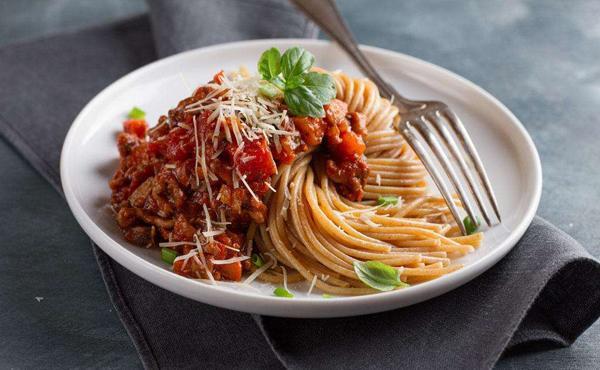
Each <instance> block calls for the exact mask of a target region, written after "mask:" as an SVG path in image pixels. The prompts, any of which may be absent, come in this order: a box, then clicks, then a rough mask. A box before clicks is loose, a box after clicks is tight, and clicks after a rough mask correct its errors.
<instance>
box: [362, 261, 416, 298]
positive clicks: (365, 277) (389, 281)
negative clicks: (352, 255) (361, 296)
mask: <svg viewBox="0 0 600 370" xmlns="http://www.w3.org/2000/svg"><path fill="white" fill-rule="evenodd" d="M354 272H356V275H357V276H358V278H359V279H360V281H362V282H363V283H365V284H367V285H368V286H370V287H371V288H373V289H377V290H381V291H384V292H385V291H389V290H393V289H394V288H396V287H407V286H409V285H408V284H407V283H405V282H403V281H402V280H400V272H399V271H398V270H397V269H395V268H393V267H392V266H389V265H386V264H385V263H382V262H379V261H366V262H358V261H355V262H354Z"/></svg>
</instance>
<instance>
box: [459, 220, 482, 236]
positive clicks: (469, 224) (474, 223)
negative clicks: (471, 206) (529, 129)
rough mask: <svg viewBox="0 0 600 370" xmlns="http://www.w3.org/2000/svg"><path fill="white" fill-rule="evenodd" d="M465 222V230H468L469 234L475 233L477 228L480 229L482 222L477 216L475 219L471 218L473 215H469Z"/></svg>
mask: <svg viewBox="0 0 600 370" xmlns="http://www.w3.org/2000/svg"><path fill="white" fill-rule="evenodd" d="M463 224H464V225H465V230H466V231H467V235H471V234H475V233H476V232H477V230H478V229H479V225H481V222H480V221H479V219H478V218H477V217H475V220H473V219H471V217H469V216H467V217H465V219H464V220H463Z"/></svg>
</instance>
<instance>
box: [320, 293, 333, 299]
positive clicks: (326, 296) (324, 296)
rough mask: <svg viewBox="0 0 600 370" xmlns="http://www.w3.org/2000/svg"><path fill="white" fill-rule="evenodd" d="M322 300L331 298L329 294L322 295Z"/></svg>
mask: <svg viewBox="0 0 600 370" xmlns="http://www.w3.org/2000/svg"><path fill="white" fill-rule="evenodd" d="M322 297H323V298H333V296H332V295H331V294H327V293H323V296H322Z"/></svg>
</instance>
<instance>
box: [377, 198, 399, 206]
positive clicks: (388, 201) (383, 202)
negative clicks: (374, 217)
mask: <svg viewBox="0 0 600 370" xmlns="http://www.w3.org/2000/svg"><path fill="white" fill-rule="evenodd" d="M396 204H398V197H379V198H377V205H378V206H388V205H394V206H395V205H396Z"/></svg>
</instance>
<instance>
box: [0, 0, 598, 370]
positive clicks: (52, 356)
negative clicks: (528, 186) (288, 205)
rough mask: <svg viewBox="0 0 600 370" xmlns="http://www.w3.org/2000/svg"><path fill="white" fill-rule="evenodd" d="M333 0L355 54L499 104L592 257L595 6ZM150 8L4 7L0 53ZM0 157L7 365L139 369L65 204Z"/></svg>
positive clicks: (566, 361)
mask: <svg viewBox="0 0 600 370" xmlns="http://www.w3.org/2000/svg"><path fill="white" fill-rule="evenodd" d="M338 2H339V6H340V8H341V10H342V12H343V14H344V16H345V17H346V19H347V20H348V22H349V24H350V27H351V28H352V30H353V31H354V33H355V34H356V36H357V39H358V40H359V41H360V42H361V43H364V44H368V45H375V46H380V47H384V48H388V49H392V50H397V51H400V52H403V53H406V54H410V55H413V56H416V57H419V58H422V59H424V60H427V61H430V62H433V63H436V64H438V65H441V66H443V67H445V68H448V69H450V70H452V71H454V72H456V73H458V74H460V75H462V76H464V77H466V78H468V79H470V80H471V81H474V82H475V83H477V84H478V85H480V86H482V87H483V88H484V89H486V90H487V91H489V92H491V93H492V94H493V95H495V96H496V97H498V98H499V99H500V100H501V101H502V102H503V103H504V104H506V106H508V108H509V109H511V110H512V111H513V112H514V113H515V114H516V115H517V117H519V118H520V119H521V121H522V122H523V124H524V125H525V126H526V128H527V130H528V131H529V133H530V134H531V136H532V137H533V140H534V142H535V143H536V145H537V148H538V150H539V152H540V156H541V159H542V166H543V172H544V187H543V196H542V201H541V204H540V208H539V211H538V214H539V215H540V216H542V217H544V218H546V219H548V220H549V221H551V222H553V223H554V224H555V225H557V226H558V227H559V228H561V229H563V230H565V231H566V232H568V233H569V234H571V235H572V236H573V237H574V238H575V239H577V240H579V241H580V242H581V243H582V244H583V245H584V246H585V247H586V248H587V249H588V250H589V251H590V252H591V253H592V254H593V255H594V256H596V257H598V256H600V242H599V240H600V238H599V237H600V230H599V228H598V227H597V226H596V225H598V224H600V202H599V201H598V200H600V175H599V173H598V170H599V169H600V167H599V166H598V161H599V160H600V145H598V138H599V137H600V125H599V124H598V122H597V121H598V117H600V64H599V63H598V62H597V61H598V60H600V23H599V22H598V19H599V17H600V2H597V1H569V2H566V1H565V2H560V1H546V0H530V1H527V0H488V1H477V0H473V1H462V2H458V1H442V0H439V1H433V0H427V1H418V0H413V1H394V0H383V1H378V2H377V6H376V7H374V6H371V7H369V11H368V12H365V6H366V5H367V4H368V3H372V2H369V1H367V0H339V1H338ZM373 4H374V3H373ZM145 10H146V9H145V3H144V2H143V0H131V1H125V2H123V1H120V0H107V1H103V2H98V1H95V0H77V1H76V0H49V1H45V0H35V1H33V0H32V1H27V2H23V1H20V0H2V1H0V24H1V25H2V26H1V27H0V45H6V44H9V43H12V42H18V41H22V40H27V39H31V38H34V37H37V36H41V35H47V34H52V33H58V32H61V31H63V30H65V29H73V28H78V27H84V26H88V25H91V24H99V23H103V22H106V21H108V20H114V19H120V18H125V17H128V16H131V15H134V14H140V13H143V12H144V11H145ZM409 16H410V17H409ZM0 110H1V108H0ZM0 158H2V161H0V173H2V174H4V175H3V176H4V179H3V180H2V182H1V183H0V189H1V191H0V204H2V208H3V209H4V210H3V213H2V215H0V217H1V222H0V235H2V236H3V239H4V240H10V241H17V242H18V245H11V244H4V248H3V258H0V275H1V276H4V277H9V279H3V283H2V284H0V364H2V367H7V368H39V367H47V366H58V367H63V368H72V367H85V368H88V367H114V368H132V367H140V366H141V365H140V363H139V360H138V358H137V354H136V352H135V349H134V348H133V345H132V344H131V342H130V340H129V338H128V336H127V334H126V332H125V330H124V329H123V327H122V326H121V323H120V322H119V319H118V317H117V316H116V314H115V312H114V310H113V308H112V305H111V303H110V302H109V300H108V296H107V294H106V292H105V289H104V285H103V282H102V279H101V277H100V274H99V271H98V269H97V267H96V263H95V261H94V257H93V255H92V250H91V248H90V247H89V241H88V239H87V237H86V236H85V234H84V233H83V231H82V230H81V229H80V228H79V226H78V225H77V223H76V221H75V219H74V218H73V217H72V216H71V214H70V212H69V210H68V208H67V207H66V204H65V202H64V201H63V199H62V198H61V197H60V196H59V195H58V194H57V193H56V192H55V191H54V190H53V189H52V188H51V187H50V186H49V185H48V184H47V183H46V182H45V181H44V180H43V179H42V178H41V177H40V176H39V175H38V174H37V173H36V172H35V171H34V170H33V169H32V168H31V167H30V166H29V165H28V164H27V163H26V162H25V161H24V160H23V159H22V158H21V157H19V156H18V154H16V153H15V151H14V150H13V149H12V148H11V147H10V145H9V144H8V143H6V142H5V141H3V140H0ZM72 261H79V262H78V263H77V264H74V263H72ZM80 261H86V262H87V263H86V264H81V263H80ZM7 333H12V334H7ZM599 362H600V323H596V324H595V325H593V326H592V327H591V328H590V329H589V330H588V331H587V332H585V333H584V334H583V335H582V336H581V337H580V338H579V339H578V341H577V342H576V343H575V344H573V345H572V346H571V347H569V348H565V349H557V350H552V351H542V352H535V353H526V354H520V355H513V356H510V357H506V358H503V359H502V360H500V362H499V363H498V365H497V368H539V367H544V368H565V369H566V368H589V369H592V368H596V366H597V364H598V363H599Z"/></svg>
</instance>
